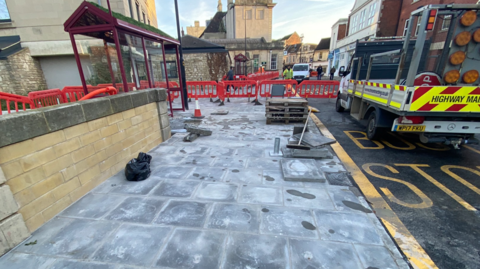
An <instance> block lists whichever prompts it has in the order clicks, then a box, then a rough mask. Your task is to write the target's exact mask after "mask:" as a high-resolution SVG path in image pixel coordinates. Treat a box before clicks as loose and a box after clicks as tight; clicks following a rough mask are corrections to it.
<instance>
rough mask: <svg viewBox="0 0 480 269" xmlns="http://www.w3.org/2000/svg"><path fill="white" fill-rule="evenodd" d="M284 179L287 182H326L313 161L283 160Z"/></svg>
mask: <svg viewBox="0 0 480 269" xmlns="http://www.w3.org/2000/svg"><path fill="white" fill-rule="evenodd" d="M280 163H281V165H282V171H283V178H284V180H286V181H302V182H325V180H326V179H325V175H324V174H323V173H322V172H320V171H319V170H318V169H317V166H316V163H315V160H312V159H282V160H281V161H280Z"/></svg>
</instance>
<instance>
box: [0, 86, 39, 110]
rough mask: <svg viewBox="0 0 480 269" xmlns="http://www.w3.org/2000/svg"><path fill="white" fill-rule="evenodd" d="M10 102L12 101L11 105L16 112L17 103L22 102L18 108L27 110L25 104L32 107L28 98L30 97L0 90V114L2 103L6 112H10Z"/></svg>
mask: <svg viewBox="0 0 480 269" xmlns="http://www.w3.org/2000/svg"><path fill="white" fill-rule="evenodd" d="M11 103H13V106H14V108H15V111H16V112H18V109H19V106H18V104H19V103H20V104H22V106H21V108H20V109H23V110H24V111H26V110H27V105H28V106H29V107H28V108H29V109H33V108H34V106H33V102H32V100H30V98H28V97H26V96H21V95H16V94H11V93H6V92H0V115H2V113H3V112H2V110H3V109H2V107H3V104H5V105H4V106H5V108H6V109H7V113H8V114H10V113H11V109H12V107H11Z"/></svg>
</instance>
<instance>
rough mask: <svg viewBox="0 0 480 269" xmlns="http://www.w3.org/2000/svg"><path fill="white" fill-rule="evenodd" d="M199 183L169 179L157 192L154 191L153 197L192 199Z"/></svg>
mask: <svg viewBox="0 0 480 269" xmlns="http://www.w3.org/2000/svg"><path fill="white" fill-rule="evenodd" d="M199 184H200V182H198V181H190V180H178V179H169V180H164V181H163V182H162V184H160V185H159V186H158V187H157V188H156V189H155V190H153V191H152V193H151V195H153V196H164V197H180V198H187V197H191V196H192V194H193V192H194V191H195V189H196V188H197V186H198V185H199Z"/></svg>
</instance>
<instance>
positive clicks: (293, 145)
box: [287, 109, 312, 150]
mask: <svg viewBox="0 0 480 269" xmlns="http://www.w3.org/2000/svg"><path fill="white" fill-rule="evenodd" d="M310 113H312V110H311V109H309V110H308V116H307V120H306V121H305V126H304V127H303V131H302V135H301V136H300V141H298V145H295V144H288V145H287V148H290V149H301V150H310V147H309V146H304V145H300V144H301V143H302V139H303V134H304V133H305V129H307V124H308V118H310Z"/></svg>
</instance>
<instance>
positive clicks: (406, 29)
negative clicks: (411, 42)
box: [403, 19, 410, 36]
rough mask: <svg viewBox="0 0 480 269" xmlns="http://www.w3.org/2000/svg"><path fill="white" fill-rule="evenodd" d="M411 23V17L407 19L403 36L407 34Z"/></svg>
mask: <svg viewBox="0 0 480 269" xmlns="http://www.w3.org/2000/svg"><path fill="white" fill-rule="evenodd" d="M409 23H410V19H407V20H406V21H405V28H403V36H407V32H408V27H409Z"/></svg>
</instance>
